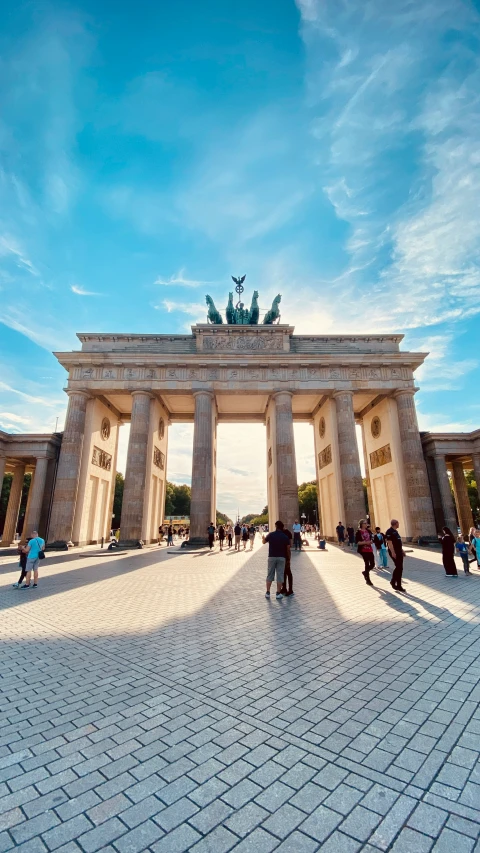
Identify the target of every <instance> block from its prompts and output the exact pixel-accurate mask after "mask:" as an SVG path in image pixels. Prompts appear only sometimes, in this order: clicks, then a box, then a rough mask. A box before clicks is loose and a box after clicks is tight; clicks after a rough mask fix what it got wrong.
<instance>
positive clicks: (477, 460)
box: [472, 453, 480, 506]
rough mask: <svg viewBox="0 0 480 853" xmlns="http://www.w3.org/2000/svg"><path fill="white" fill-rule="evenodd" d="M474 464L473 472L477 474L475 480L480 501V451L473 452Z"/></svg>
mask: <svg viewBox="0 0 480 853" xmlns="http://www.w3.org/2000/svg"><path fill="white" fill-rule="evenodd" d="M472 465H473V473H474V474H475V481H476V483H477V492H478V498H479V501H480V453H472ZM477 506H478V504H477Z"/></svg>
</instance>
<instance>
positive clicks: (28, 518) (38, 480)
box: [22, 456, 49, 541]
mask: <svg viewBox="0 0 480 853" xmlns="http://www.w3.org/2000/svg"><path fill="white" fill-rule="evenodd" d="M48 463H49V460H48V459H47V457H46V456H40V457H39V458H38V459H37V463H36V465H35V471H34V472H33V474H32V482H31V485H30V491H29V495H28V503H27V509H26V512H25V522H24V525H23V532H22V541H23V540H24V539H26V537H27V536H29V535H30V533H31V532H32V530H38V526H39V524H40V515H41V513H42V505H43V496H44V493H45V482H46V480H47V469H48Z"/></svg>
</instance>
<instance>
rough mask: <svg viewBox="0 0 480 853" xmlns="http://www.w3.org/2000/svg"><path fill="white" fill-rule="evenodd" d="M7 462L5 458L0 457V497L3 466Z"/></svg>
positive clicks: (3, 473) (3, 472) (3, 474)
mask: <svg viewBox="0 0 480 853" xmlns="http://www.w3.org/2000/svg"><path fill="white" fill-rule="evenodd" d="M6 462H7V460H6V459H5V456H0V495H1V494H2V486H3V478H4V477H5V465H6Z"/></svg>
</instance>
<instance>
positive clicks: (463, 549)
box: [455, 533, 470, 575]
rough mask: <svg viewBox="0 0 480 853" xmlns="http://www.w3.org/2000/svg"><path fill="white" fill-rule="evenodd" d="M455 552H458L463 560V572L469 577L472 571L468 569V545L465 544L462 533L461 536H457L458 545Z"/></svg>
mask: <svg viewBox="0 0 480 853" xmlns="http://www.w3.org/2000/svg"><path fill="white" fill-rule="evenodd" d="M455 550H456V552H457V554H458V556H459V557H461V558H462V563H463V570H464V572H465V574H466V575H469V574H470V569H469V567H468V566H469V563H468V545H467V543H466V542H465V540H464V538H463V536H462V534H461V533H460V535H459V536H457V543H456V545H455Z"/></svg>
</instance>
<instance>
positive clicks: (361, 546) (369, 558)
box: [355, 518, 375, 586]
mask: <svg viewBox="0 0 480 853" xmlns="http://www.w3.org/2000/svg"><path fill="white" fill-rule="evenodd" d="M355 542H356V543H357V550H358V553H359V554H361V555H362V557H363V562H364V564H365V568H364V570H363V572H362V575H363V577H364V578H365V583H366V584H367V586H373V583H372V581H371V580H370V572H371V570H372V569H374V568H375V560H374V558H373V547H372V535H371V533H370V531H369V530H367V522H366V521H365V519H364V518H362V519H361V520H360V522H359V524H358V530H357V532H356V534H355Z"/></svg>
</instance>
